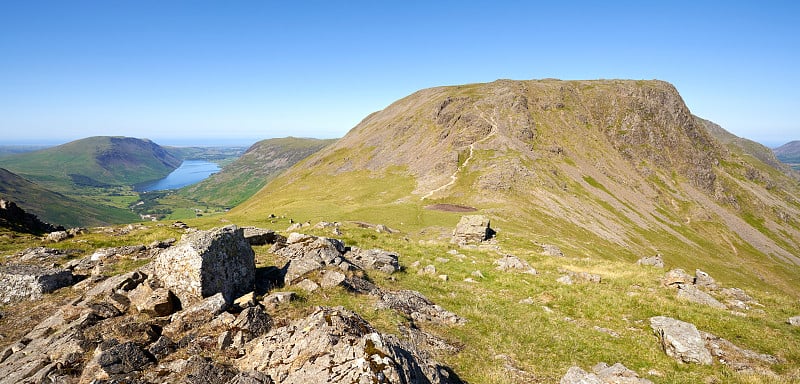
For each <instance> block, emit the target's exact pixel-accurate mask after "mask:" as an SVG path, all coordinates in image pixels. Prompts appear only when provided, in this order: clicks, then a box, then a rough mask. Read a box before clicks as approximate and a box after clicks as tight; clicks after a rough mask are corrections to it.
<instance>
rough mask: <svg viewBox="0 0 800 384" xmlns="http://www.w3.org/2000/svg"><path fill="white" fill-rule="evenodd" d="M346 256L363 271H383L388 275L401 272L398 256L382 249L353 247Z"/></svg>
mask: <svg viewBox="0 0 800 384" xmlns="http://www.w3.org/2000/svg"><path fill="white" fill-rule="evenodd" d="M344 256H345V257H346V258H347V260H349V261H351V262H352V263H353V264H355V265H357V266H359V267H360V268H361V269H367V270H375V271H381V272H383V273H386V274H392V273H395V272H397V271H399V270H400V263H399V262H398V256H397V254H395V253H392V252H388V251H384V250H382V249H360V248H356V247H353V248H351V249H350V250H349V251H348V252H347V253H346V254H345V255H344Z"/></svg>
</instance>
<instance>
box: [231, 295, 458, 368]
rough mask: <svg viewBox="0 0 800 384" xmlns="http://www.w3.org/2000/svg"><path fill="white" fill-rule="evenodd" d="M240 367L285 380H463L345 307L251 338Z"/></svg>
mask: <svg viewBox="0 0 800 384" xmlns="http://www.w3.org/2000/svg"><path fill="white" fill-rule="evenodd" d="M236 367H237V368H238V369H240V370H242V371H258V372H262V373H264V374H266V375H268V376H269V377H271V378H272V380H274V381H275V382H279V383H283V384H299V383H312V384H313V383H431V384H444V383H461V382H462V381H461V380H460V379H458V378H457V377H455V375H454V374H453V373H452V372H450V371H449V370H447V369H445V368H443V367H441V366H440V365H438V364H437V363H436V362H434V361H432V360H430V359H429V358H428V356H427V355H426V354H424V353H423V352H420V351H418V350H417V349H416V347H414V346H412V345H407V344H405V343H402V342H400V341H399V340H397V339H396V338H395V337H392V336H386V335H382V334H380V333H378V331H376V330H375V329H374V328H373V327H372V325H370V324H369V323H368V322H367V321H366V320H364V319H363V318H361V317H360V316H358V315H357V314H355V313H353V312H350V311H348V310H346V309H344V308H341V307H338V308H326V307H320V308H317V309H316V310H315V311H314V312H313V313H312V314H311V315H309V316H308V317H306V318H303V319H299V320H296V321H294V322H292V323H290V324H289V325H287V326H284V327H281V328H277V329H273V330H272V331H270V332H269V333H267V334H266V335H264V336H261V337H259V338H257V339H255V340H253V341H251V342H250V343H248V347H247V353H246V355H245V356H244V357H242V358H241V359H239V360H237V361H236Z"/></svg>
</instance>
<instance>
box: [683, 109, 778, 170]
mask: <svg viewBox="0 0 800 384" xmlns="http://www.w3.org/2000/svg"><path fill="white" fill-rule="evenodd" d="M698 119H699V120H700V122H701V123H702V124H703V125H704V126H705V127H706V130H708V133H710V134H711V136H714V138H715V139H717V140H718V141H719V142H720V143H722V144H724V145H725V146H726V147H727V148H728V149H729V150H733V151H736V152H738V153H739V154H740V155H742V154H746V155H750V156H753V157H755V158H756V159H758V160H760V161H761V162H763V163H766V164H769V165H770V166H772V167H774V168H776V169H779V170H782V171H788V169H789V167H787V166H786V165H785V164H784V163H782V162H781V160H779V159H778V158H777V157H776V154H775V153H774V152H773V151H772V150H771V149H769V148H767V147H766V146H764V145H761V144H759V143H757V142H755V141H752V140H748V139H745V138H741V137H739V136H736V135H734V134H732V133H730V132H728V131H726V130H725V129H724V128H722V127H720V126H719V125H718V124H715V123H714V122H711V121H708V120H705V119H701V118H698Z"/></svg>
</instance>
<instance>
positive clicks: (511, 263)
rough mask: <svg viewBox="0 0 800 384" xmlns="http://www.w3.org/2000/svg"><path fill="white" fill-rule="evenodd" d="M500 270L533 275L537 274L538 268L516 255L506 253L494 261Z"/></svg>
mask: <svg viewBox="0 0 800 384" xmlns="http://www.w3.org/2000/svg"><path fill="white" fill-rule="evenodd" d="M494 264H495V265H496V266H497V269H498V270H500V271H517V272H523V273H527V274H531V275H535V274H536V270H535V269H533V267H531V265H530V264H528V262H526V261H525V260H522V259H520V258H519V257H516V256H511V255H505V256H503V257H501V258H499V259H497V260H495V261H494Z"/></svg>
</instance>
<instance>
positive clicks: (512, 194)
mask: <svg viewBox="0 0 800 384" xmlns="http://www.w3.org/2000/svg"><path fill="white" fill-rule="evenodd" d="M709 125H710V124H709V123H708V122H706V121H705V120H702V119H699V118H697V117H695V116H694V115H692V113H691V112H690V111H689V109H688V108H687V106H686V105H685V104H684V102H683V100H682V99H681V97H680V95H679V94H678V92H677V90H676V89H675V88H674V87H673V86H672V85H670V84H668V83H665V82H661V81H632V80H601V81H559V80H541V81H510V80H499V81H496V82H493V83H488V84H471V85H463V86H452V87H438V88H431V89H426V90H422V91H419V92H416V93H414V94H412V95H410V96H408V97H406V98H403V99H401V100H399V101H397V102H395V103H393V104H392V105H390V106H389V107H387V108H386V109H384V110H382V111H379V112H376V113H373V114H371V115H369V116H368V117H366V118H365V119H364V120H363V121H362V122H361V123H359V124H358V125H357V126H356V127H355V128H353V129H352V130H351V131H350V132H349V133H348V134H347V135H346V136H345V137H343V138H342V139H340V140H339V141H338V142H337V143H335V144H333V145H331V146H329V147H327V148H325V149H323V150H322V151H320V152H318V153H317V154H315V155H313V156H311V157H310V158H309V159H307V160H306V161H304V162H302V163H300V164H298V166H296V167H294V168H292V169H291V170H289V171H287V172H286V173H284V174H283V175H281V176H279V177H278V178H276V179H275V180H273V181H272V182H271V183H269V184H268V185H267V186H266V187H265V188H264V189H262V190H261V191H259V193H257V194H256V195H255V196H254V197H253V198H251V199H250V200H248V201H246V202H244V203H243V204H241V205H240V206H238V207H237V208H236V209H234V210H233V212H232V214H231V216H232V217H233V218H244V217H245V216H252V215H255V216H258V215H266V214H270V213H276V214H278V213H281V214H283V213H284V212H285V213H286V214H290V215H293V216H292V217H295V218H297V219H301V220H311V221H314V220H321V219H329V220H330V219H338V220H362V221H379V222H383V223H385V224H386V225H389V226H393V227H396V228H399V229H401V230H405V231H424V230H425V229H424V228H426V227H427V226H428V225H429V224H431V223H446V224H447V225H454V224H455V223H454V222H453V221H454V220H456V217H454V215H450V216H442V214H440V213H434V212H432V211H431V210H426V209H424V208H425V207H426V206H429V207H432V208H435V207H437V205H436V204H439V205H438V206H439V207H441V206H445V207H446V206H447V204H451V205H459V206H467V207H473V208H475V209H477V210H479V211H482V212H484V213H487V214H489V215H490V216H491V217H492V219H493V222H496V223H498V224H499V225H500V226H502V228H504V229H505V232H506V233H505V236H506V238H507V239H508V241H517V242H523V243H524V242H528V241H532V240H531V239H530V237H531V236H532V235H531V234H535V235H533V236H534V239H535V240H536V241H537V242H549V243H554V244H557V245H558V246H561V247H563V248H565V249H569V251H570V252H571V253H574V254H582V255H587V256H592V257H600V258H605V259H612V260H635V259H637V258H638V257H640V256H641V255H647V254H652V253H661V254H664V256H665V257H666V258H667V259H668V260H669V261H670V262H671V263H674V264H678V265H680V264H689V263H691V264H697V265H699V267H701V268H704V270H708V271H710V272H712V273H718V274H723V273H724V274H730V275H732V276H736V278H738V279H742V280H750V279H754V278H758V279H767V280H769V282H770V283H771V284H775V285H776V286H779V287H782V288H787V290H788V291H792V292H796V291H797V288H798V286H797V279H796V277H797V274H798V264H800V254H798V251H797V250H798V249H800V203H799V202H800V190H798V186H797V183H796V182H795V181H794V180H792V179H791V178H790V177H788V176H787V175H786V174H784V173H783V172H781V171H779V170H778V169H776V168H775V167H774V166H772V165H769V164H766V163H764V162H763V161H761V160H759V159H758V158H756V157H755V156H749V155H747V156H746V155H744V152H739V151H731V150H726V145H725V144H723V143H722V142H720V140H718V139H716V138H715V137H714V135H712V134H710V133H709V131H708V126H709ZM761 157H765V159H766V160H770V159H769V158H768V156H761ZM442 204H444V205H442ZM512 239H513V240H512ZM732 260H736V261H735V262H732ZM765 260H766V261H768V262H765ZM789 287H791V288H789Z"/></svg>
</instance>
